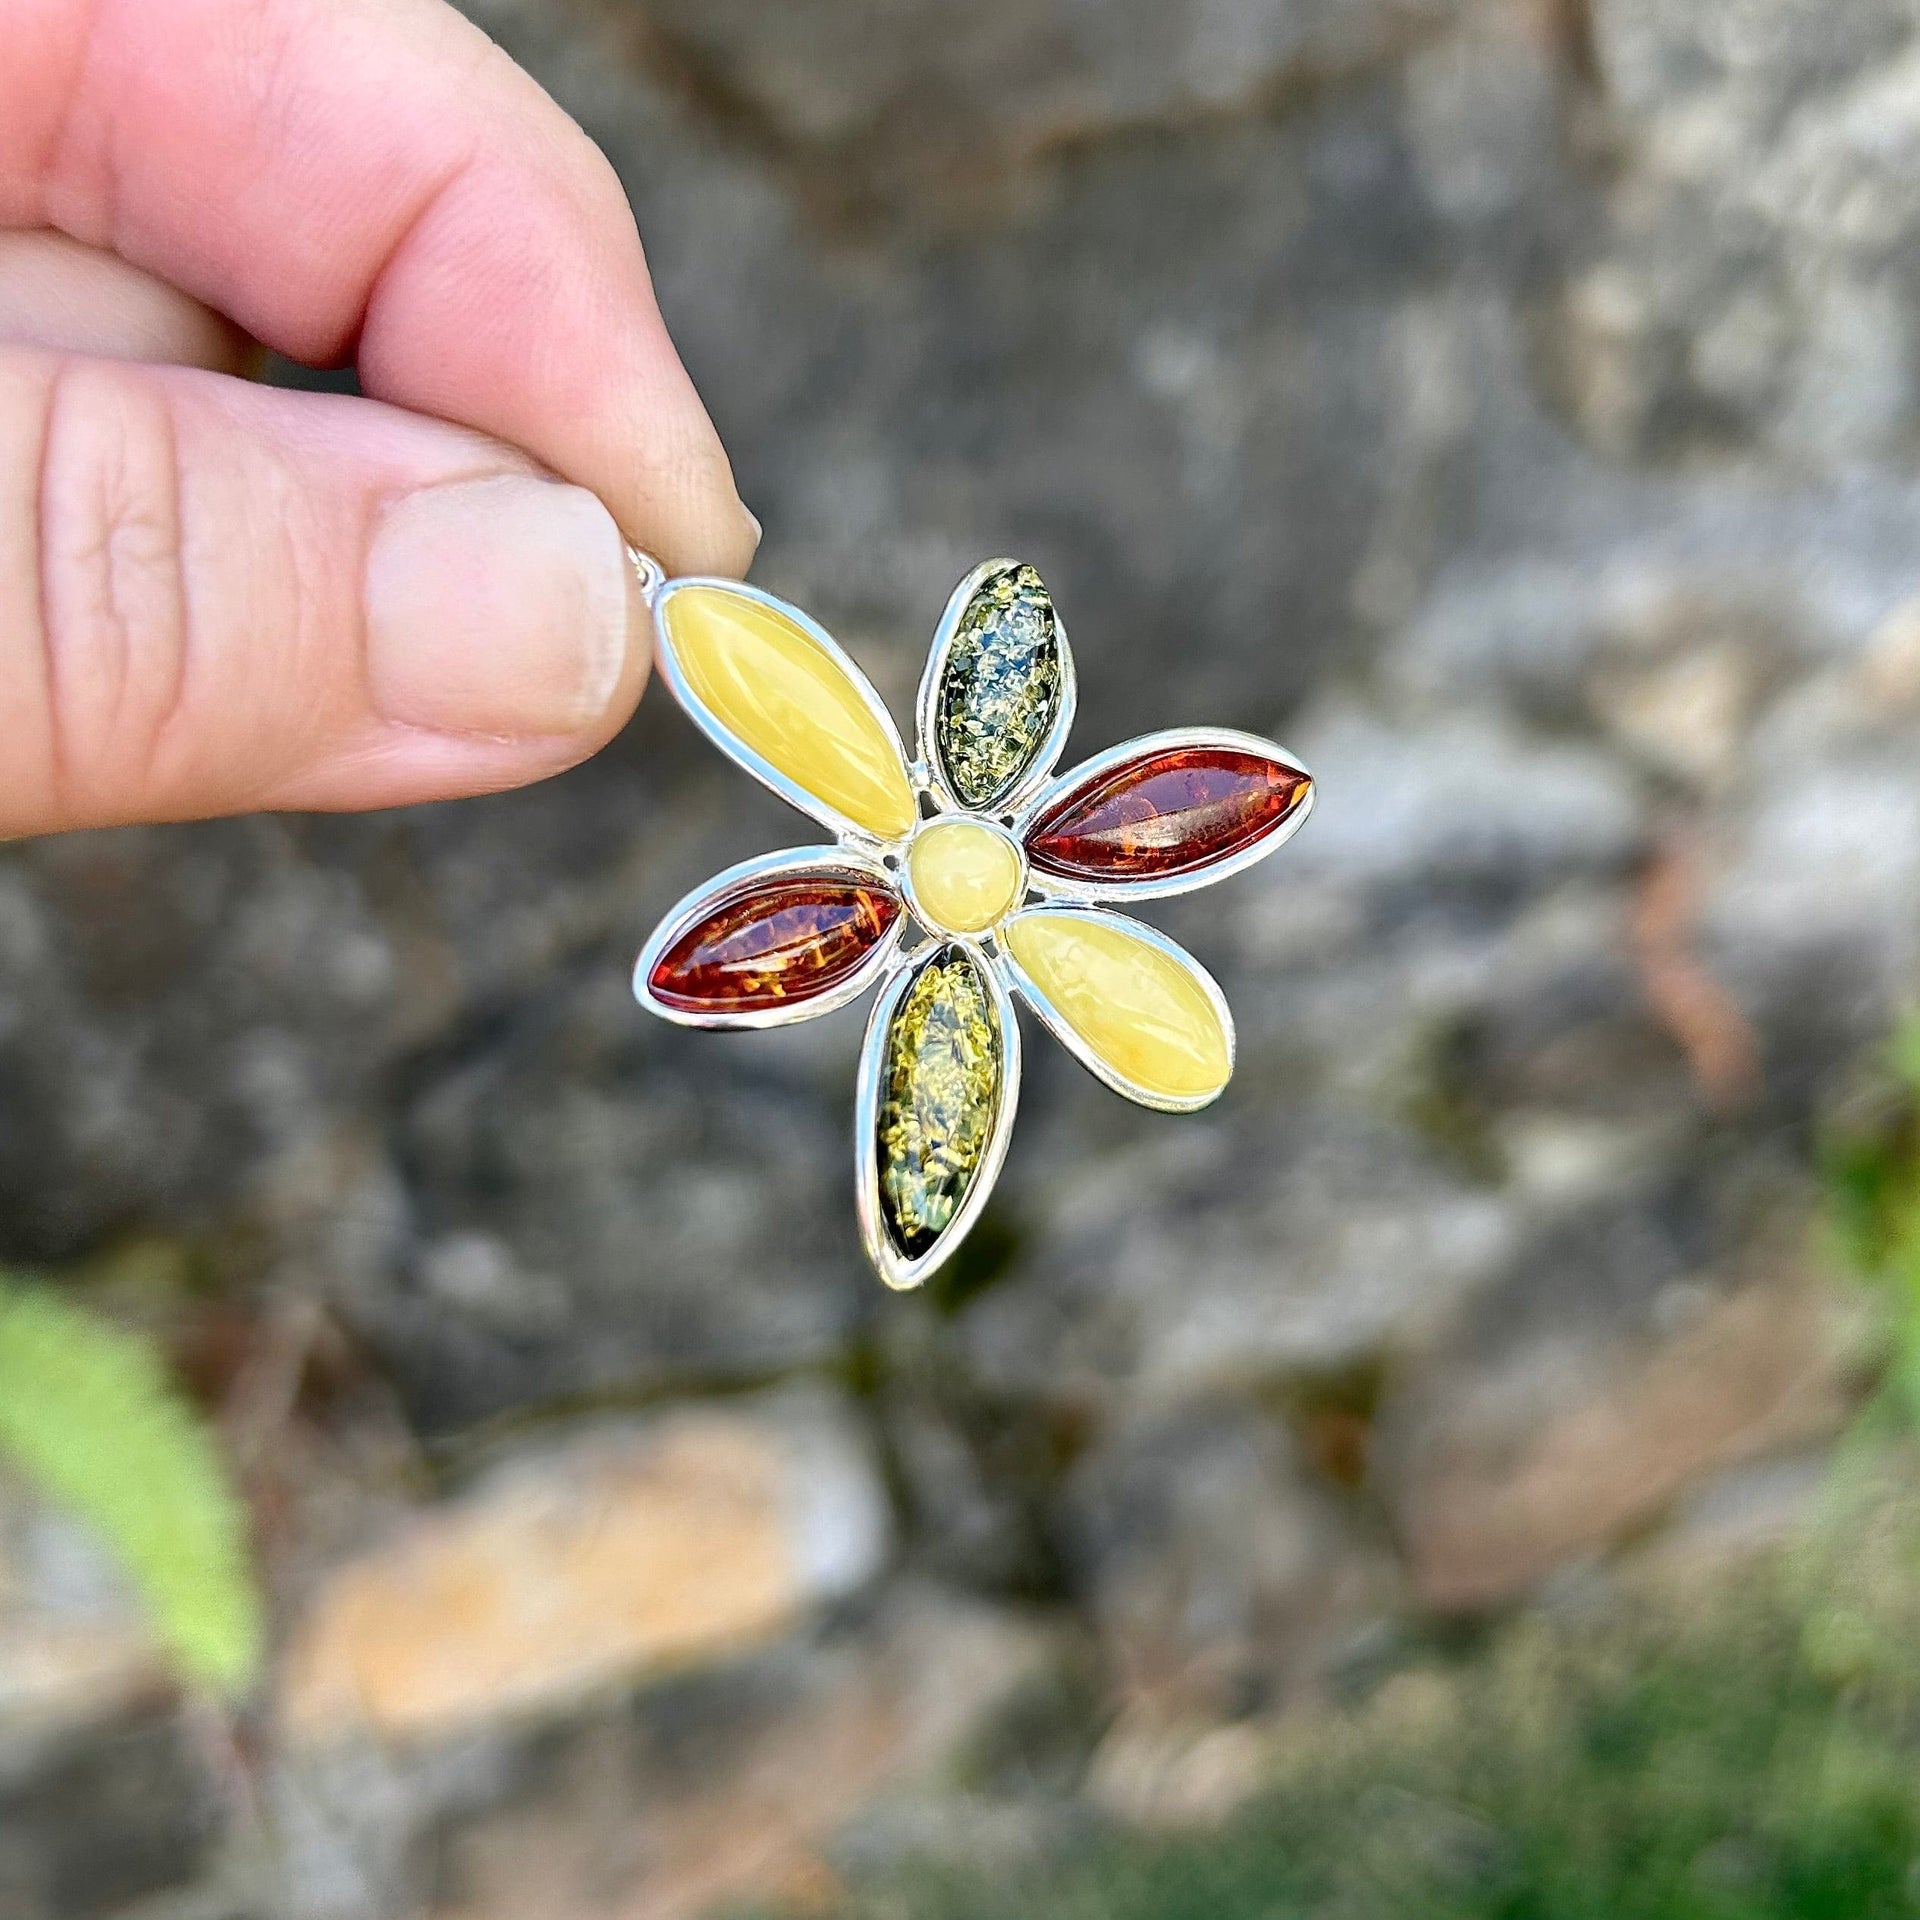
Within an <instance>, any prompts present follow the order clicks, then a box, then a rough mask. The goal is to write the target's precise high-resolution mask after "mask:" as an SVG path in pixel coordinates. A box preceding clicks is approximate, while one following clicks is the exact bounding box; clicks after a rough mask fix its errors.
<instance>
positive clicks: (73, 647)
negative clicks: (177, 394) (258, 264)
mask: <svg viewBox="0 0 1920 1920" xmlns="http://www.w3.org/2000/svg"><path fill="white" fill-rule="evenodd" d="M46 407H47V413H46V422H45V434H44V440H43V449H44V450H43V454H42V460H41V472H40V493H39V517H40V540H39V559H40V594H39V601H40V614H41V620H42V623H43V626H44V629H45V634H44V641H45V653H46V663H47V673H46V678H47V692H48V708H49V714H48V718H49V724H50V727H51V730H52V734H53V740H54V744H55V747H56V756H55V757H56V760H57V764H58V767H59V772H60V780H61V784H62V786H63V788H64V789H65V790H66V793H67V797H68V799H69V801H70V802H71V803H74V804H75V805H76V806H77V807H78V809H79V810H80V811H81V812H83V813H84V812H93V811H96V810H97V809H94V808H91V807H89V806H88V805H87V802H88V800H89V799H90V798H92V797H96V796H99V795H102V794H105V793H107V792H110V791H112V790H114V789H116V788H124V787H127V786H130V785H135V784H137V785H140V786H143V787H144V786H148V785H150V784H151V779H152V776H153V774H154V772H155V769H156V763H157V762H158V761H159V760H160V759H161V758H162V756H163V754H164V751H165V747H166V742H167V738H168V734H169V730H170V722H171V720H172V718H173V716H174V715H175V714H176V713H177V712H178V711H179V710H180V707H181V705H182V702H183V699H184V695H185V687H186V674H187V666H188V660H189V653H188V642H189V633H188V617H187V606H188V601H187V591H186V567H185V556H184V551H183V541H182V532H181V513H180V483H179V468H178V461H177V457H176V451H175V440H174V428H173V420H172V416H171V413H170V410H169V408H168V405H167V401H166V398H165V396H164V394H163V393H161V392H160V391H158V390H157V389H156V387H155V386H154V384H153V383H151V382H149V381H145V380H143V379H141V378H140V377H139V375H138V374H137V373H136V372H135V371H134V370H132V369H125V368H120V367H115V366H107V365H101V364H97V363H91V362H76V363H69V364H67V365H66V366H64V367H62V368H61V370H60V371H59V372H58V373H57V374H56V375H55V377H54V379H53V380H52V381H51V382H50V384H49V387H48V392H47V401H46Z"/></svg>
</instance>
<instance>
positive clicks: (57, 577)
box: [0, 349, 648, 837]
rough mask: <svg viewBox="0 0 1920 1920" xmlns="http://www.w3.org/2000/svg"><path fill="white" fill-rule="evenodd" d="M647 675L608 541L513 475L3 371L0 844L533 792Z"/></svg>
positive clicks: (415, 422)
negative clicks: (129, 825) (168, 823)
mask: <svg viewBox="0 0 1920 1920" xmlns="http://www.w3.org/2000/svg"><path fill="white" fill-rule="evenodd" d="M647 659H648V640H647V627H646V622H645V616H644V608H643V606H642V603H641V601H640V598H639V595H638V593H637V591H636V589H635V582H634V578H633V574H632V571H631V568H630V565H629V563H628V560H627V556H626V550H625V547H624V545H623V543H622V540H621V536H620V533H619V530H618V529H617V528H616V527H615V525H614V522H613V519H612V516H611V515H610V514H609V513H608V512H607V510H606V509H605V507H603V506H602V505H601V504H600V502H599V501H598V500H597V499H596V498H595V497H594V496H593V495H592V494H591V493H588V492H586V491H585V490H584V489H582V488H578V487H571V486H566V485H563V484H561V483H560V482H558V481H555V480H551V479H548V478H546V477H545V476H544V475H542V474H540V473H539V472H537V471H536V470H534V469H533V468H532V467H531V466H530V464H529V463H528V462H527V461H526V460H525V459H524V458H523V457H522V456H520V455H519V454H517V453H515V452H513V451H512V450H511V449H509V448H507V447H504V446H501V445H499V444H497V443H496V442H493V441H489V440H486V439H484V438H482V437H481V436H479V435H476V434H472V433H468V432H466V431H465V430H463V429H461V428H457V427H452V426H448V425H445V424H443V423H441V422H438V421H434V420H427V419H423V418H420V417H418V416H416V415H413V414H408V413H403V412H401V411H399V410H397V409H395V408H391V407H387V406H383V405H381V404H380V403H379V402H377V401H371V400H361V399H350V398H345V397H341V396H335V395H324V394H292V393H282V392H276V391H272V390H269V389H266V388H260V387H253V386H249V385H247V384H245V383H243V382H240V381H236V380H231V379H228V378H226V377H224V376H222V375H219V374H210V373H203V372H198V371H194V370H191V369H186V368H180V367H158V366H140V365H133V364H127V363H121V362H109V361H94V360H86V359H78V358H73V357H70V356H60V355H53V354H46V353H38V352H34V351H30V350H23V349H12V350H7V349H0V738H4V739H5V740H6V742H7V750H6V753H5V754H4V756H0V837H10V836H15V835H20V834H28V833H45V832H52V831H57V830H60V829H63V828H70V827H89V826H105V825H112V824H117V823H121V822H126V821H134V820H178V819H190V818H196V817H200V816H204V815H209V814H217V813H231V812H239V811H243V810H247V809H252V808H261V807H315V808H352V807H374V806H391V805H396V804H399V803H402V802H407V801H415V800H430V799H440V798H445V797H448V796H451V795H456V794H465V793H476V792H481V791H486V790H491V789H494V788H499V787H509V786H515V785H518V784H520V783H522V782H524V781H528V780H535V779H539V778H541V777H542V776H543V775H546V774H550V773H555V772H558V771H559V770H560V769H561V768H563V767H566V766H569V765H571V764H572V763H573V762H575V761H576V760H579V759H582V758H584V757H585V756H586V755H588V754H590V753H592V752H593V751H594V750H595V749H596V748H598V747H600V746H601V745H603V744H604V743H605V742H606V741H607V740H608V739H609V738H610V737H611V736H612V735H613V734H614V733H615V732H616V731H617V730H618V729H619V727H620V726H621V724H622V723H623V722H624V721H625V719H626V718H627V716H628V714H629V713H631V711H632V709H633V704H634V702H635V701H636V700H637V699H638V698H639V694H640V689H641V686H642V684H643V682H644V680H645V677H646V670H647Z"/></svg>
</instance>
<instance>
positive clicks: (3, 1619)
mask: <svg viewBox="0 0 1920 1920" xmlns="http://www.w3.org/2000/svg"><path fill="white" fill-rule="evenodd" d="M167 1691H168V1675H167V1669H166V1664H165V1661H164V1659H163V1658H162V1655H161V1650H160V1647H159V1643H158V1641H157V1640H156V1638H155V1636H154V1632H153V1628H152V1625H151V1623H150V1622H149V1620H148V1618H147V1616H146V1614H145V1612H144V1611H143V1610H142V1608H141V1605H140V1602H139V1599H138V1597H137V1595H136V1594H135V1593H134V1592H133V1589H132V1587H131V1585H130V1583H129V1582H128V1581H127V1579H126V1578H125V1576H124V1575H123V1574H122V1573H121V1572H120V1570H119V1568H118V1567H117V1566H116V1565H115V1564H114V1562H113V1561H112V1559H111V1557H110V1556H109V1555H108V1553H107V1552H106V1550H105V1548H104V1547H103V1546H102V1545H101V1544H100V1543H99V1542H98V1541H97V1540H96V1539H95V1538H94V1537H93V1535H92V1534H91V1533H90V1532H88V1531H87V1530H86V1528H84V1527H83V1526H81V1525H80V1524H79V1523H78V1522H77V1521H74V1520H70V1519H68V1518H67V1517H66V1516H65V1515H63V1514H61V1513H58V1512H56V1511H54V1510H52V1509H51V1508H49V1507H48V1506H46V1505H45V1503H44V1502H42V1501H40V1500H39V1499H37V1498H35V1497H34V1496H32V1495H31V1494H29V1493H27V1492H26V1490H25V1489H24V1488H22V1487H20V1486H18V1485H17V1484H15V1483H13V1482H11V1481H9V1480H8V1479H6V1478H5V1477H4V1475H0V1753H3V1752H4V1751H6V1750H8V1749H12V1750H15V1751H24V1750H27V1749H30V1748H31V1747H32V1745H33V1743H34V1742H35V1740H36V1739H37V1738H39V1737H41V1736H43V1735H59V1734H64V1733H67V1732H70V1731H71V1730H72V1729H73V1728H75V1727H81V1726H86V1725H88V1724H91V1723H98V1722H102V1721H112V1720H114V1719H116V1718H118V1717H120V1716H122V1715H124V1714H126V1713H127V1712H129V1711H131V1710H133V1709H136V1708H140V1707H151V1706H152V1705H154V1704H155V1703H156V1702H163V1701H164V1700H165V1698H166V1695H167Z"/></svg>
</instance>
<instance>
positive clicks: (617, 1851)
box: [435, 1586, 1052, 1920]
mask: <svg viewBox="0 0 1920 1920" xmlns="http://www.w3.org/2000/svg"><path fill="white" fill-rule="evenodd" d="M1051 1645H1052V1643H1051V1641H1050V1640H1049V1638H1048V1636H1047V1635H1046V1634H1045V1633H1043V1632H1042V1631H1041V1630H1039V1629H1038V1628H1036V1627H1035V1626H1033V1625H1032V1624H1030V1623H1028V1622H1025V1621H1022V1620H1021V1619H1020V1618H1019V1617H1018V1616H1010V1615H1007V1614H1004V1613H1000V1612H997V1611H995V1610H993V1609H990V1608H987V1607H983V1606H980V1605H978V1604H968V1603H962V1602H959V1601H956V1600H954V1599H952V1598H951V1597H947V1596H942V1595H941V1594H939V1593H938V1592H937V1591H934V1590H931V1589H923V1588H919V1587H915V1586H906V1587H902V1588H898V1589H895V1590H894V1591H892V1592H891V1593H889V1594H888V1595H887V1596H885V1598H884V1599H883V1601H882V1602H881V1604H880V1606H879V1608H878V1610H877V1611H876V1612H875V1614H874V1615H873V1617H872V1618H871V1619H870V1620H868V1621H866V1622H864V1623H863V1625H862V1628H861V1631H860V1633H859V1635H858V1636H857V1638H848V1637H841V1638H837V1639H832V1640H829V1641H828V1642H826V1643H824V1644H820V1645H813V1646H796V1647H794V1648H791V1649H789V1650H787V1651H784V1652H782V1653H780V1654H777V1655H774V1656H771V1657H767V1658H763V1659H762V1660H760V1661H757V1662H753V1663H750V1664H748V1665H747V1666H745V1667H741V1668H736V1669H734V1670H733V1671H732V1672H731V1673H730V1674H728V1675H725V1676H720V1677H717V1678H716V1679H715V1680H713V1681H710V1682H689V1683H685V1684H684V1685H683V1686H681V1687H680V1688H678V1689H669V1690H667V1691H666V1692H664V1693H661V1694H658V1695H655V1696H654V1697H652V1698H651V1699H650V1700H649V1701H647V1702H646V1703H644V1704H643V1705H642V1707H641V1708H640V1710H639V1711H638V1712H637V1713H636V1714H635V1715H634V1716H633V1717H632V1718H631V1719H629V1720H625V1721H622V1722H607V1723H601V1724H600V1725H598V1726H596V1727H593V1728H590V1729H588V1730H586V1731H585V1732H584V1733H583V1734H581V1735H580V1736H578V1737H576V1738H575V1739H574V1740H573V1741H571V1742H570V1743H569V1744H568V1747H567V1749H566V1750H565V1751H564V1752H562V1753H560V1754H557V1755H553V1756H549V1757H548V1759H547V1761H546V1762H545V1763H544V1764H543V1765H542V1766H541V1767H540V1768H539V1769H538V1773H537V1777H536V1779H535V1780H534V1781H533V1782H532V1783H531V1786H530V1790H529V1791H528V1792H527V1794H526V1795H525V1797H524V1798H523V1799H521V1800H519V1801H518V1802H517V1803H510V1804H509V1805H508V1806H506V1807H505V1808H503V1809H501V1810H498V1811H495V1812H493V1813H490V1814H488V1815H486V1816H484V1817H481V1818H478V1819H476V1820H473V1821H470V1822H465V1823H461V1824H459V1825H458V1826H457V1827H456V1828H455V1829H454V1830H453V1831H452V1832H451V1834H450V1835H449V1838H448V1840H447V1842H446V1844H445V1851H444V1867H443V1873H444V1878H445V1881H446V1883H447V1892H446V1895H445V1896H444V1898H443V1901H442V1903H441V1904H440V1905H439V1906H438V1907H436V1909H435V1911H436V1913H438V1914H439V1915H441V1916H443V1920H455V1916H460V1917H461V1920H480V1917H481V1916H484V1915H493V1914H499V1915H502V1916H506V1915H512V1916H514V1920H529V1917H532V1920H537V1917H538V1916H552V1920H562V1916H574V1915H602V1914H625V1915H632V1916H635V1920H639V1916H643V1915H644V1916H645V1917H646V1920H694V1916H696V1915H698V1914H701V1913H704V1912H707V1911H709V1910H711V1909H712V1908H713V1907H714V1906H715V1905H716V1904H720V1903H737V1902H740V1901H743V1900H748V1899H755V1898H762V1899H764V1898H782V1897H785V1898H798V1899H801V1900H815V1901H817V1900H818V1899H819V1898H820V1897H821V1896H822V1895H823V1894H830V1893H831V1891H832V1890H833V1888H834V1885H835V1871H834V1868H833V1866H832V1864H831V1859H832V1854H833V1848H834V1843H835V1839H836V1836H837V1835H838V1834H839V1832H840V1830H841V1829H842V1828H843V1827H844V1826H846V1824H847V1823H848V1822H849V1821H850V1820H851V1819H852V1818H853V1817H854V1815H855V1814H856V1813H859V1812H861V1811H862V1810H863V1809H865V1810H869V1811H868V1819H869V1820H870V1821H877V1822H882V1823H883V1822H884V1817H885V1816H884V1813H883V1812H879V1811H873V1810H874V1809H876V1808H884V1806H885V1804H886V1803H887V1802H888V1801H890V1800H893V1799H895V1798H898V1799H900V1800H903V1801H908V1802H910V1801H911V1800H912V1797H913V1796H914V1795H915V1794H916V1793H918V1792H920V1791H923V1790H925V1789H927V1788H929V1787H935V1786H938V1785H940V1784H942V1783H943V1782H945V1781H947V1780H948V1778H949V1770H950V1769H951V1768H952V1767H953V1766H954V1765H955V1764H956V1763H957V1762H958V1761H960V1760H961V1759H962V1758H963V1757H964V1754H965V1752H966V1749H967V1747H968V1745H969V1743H970V1742H971V1741H973V1740H975V1739H977V1738H979V1737H980V1736H981V1735H982V1734H983V1733H984V1732H985V1731H986V1730H987V1729H988V1728H990V1726H991V1725H992V1722H993V1720H994V1718H995V1716H996V1715H998V1714H1001V1713H1003V1712H1005V1711H1006V1710H1007V1709H1008V1708H1009V1706H1010V1704H1011V1703H1012V1702H1013V1701H1014V1700H1015V1699H1016V1698H1017V1697H1018V1695H1019V1694H1020V1692H1021V1690H1022V1689H1023V1688H1026V1687H1028V1686H1030V1685H1031V1684H1033V1682H1034V1680H1035V1678H1036V1676H1037V1675H1038V1674H1040V1673H1041V1672H1043V1671H1044V1668H1045V1664H1046V1662H1047V1661H1048V1660H1049V1659H1050V1658H1051V1657H1052V1652H1051ZM870 1833H871V1829H870ZM868 1844H869V1851H870V1850H871V1845H872V1841H871V1838H870V1840H869V1843H868Z"/></svg>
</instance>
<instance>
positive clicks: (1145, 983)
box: [1005, 907, 1233, 1106]
mask: <svg viewBox="0 0 1920 1920" xmlns="http://www.w3.org/2000/svg"><path fill="white" fill-rule="evenodd" d="M1005 940H1006V945H1007V950H1008V952H1009V953H1011V954H1012V955H1013V958H1014V963H1015V964H1016V965H1017V966H1018V967H1019V969H1020V971H1021V972H1022V973H1023V974H1025V975H1026V977H1027V980H1028V981H1029V982H1030V983H1031V986H1032V988H1033V991H1034V995H1036V996H1037V997H1038V1001H1039V1002H1040V1003H1041V1004H1040V1005H1039V1006H1038V1007H1037V1009H1036V1010H1037V1011H1039V1012H1040V1013H1041V1014H1042V1015H1043V1016H1045V1017H1048V1018H1049V1023H1050V1024H1055V1023H1057V1025H1058V1026H1063V1027H1065V1028H1066V1030H1067V1032H1066V1034H1064V1035H1062V1038H1068V1037H1069V1036H1071V1037H1070V1039H1069V1044H1070V1045H1073V1044H1074V1043H1076V1042H1077V1046H1075V1051H1079V1052H1083V1053H1084V1054H1085V1055H1086V1056H1090V1058H1089V1060H1088V1064H1089V1065H1096V1066H1097V1068H1104V1069H1105V1072H1104V1074H1103V1077H1104V1078H1107V1079H1109V1080H1110V1081H1112V1082H1113V1083H1115V1084H1117V1085H1118V1086H1119V1087H1120V1089H1121V1091H1122V1092H1128V1093H1135V1094H1137V1095H1144V1096H1145V1097H1146V1098H1147V1099H1149V1100H1151V1101H1155V1102H1165V1103H1169V1104H1172V1105H1176V1106H1200V1105H1204V1104H1205V1103H1206V1102H1207V1101H1209V1100H1211V1099H1213V1097H1214V1096H1215V1095H1216V1094H1218V1093H1219V1091H1220V1090H1221V1088H1222V1087H1224V1086H1225V1085H1226V1084H1227V1081H1228V1079H1229V1078H1230V1077H1231V1075H1232V1073H1233V1035H1232V1029H1231V1027H1230V1026H1229V1024H1228V1021H1227V1017H1226V1013H1225V1009H1224V1007H1223V1006H1222V1004H1221V1002H1220V999H1219V995H1218V992H1217V990H1214V989H1213V988H1212V984H1211V982H1210V981H1208V979H1207V977H1206V975H1205V974H1203V973H1202V972H1201V970H1200V968H1199V967H1198V966H1197V965H1196V964H1195V963H1194V962H1193V961H1192V960H1190V959H1188V958H1187V956H1186V955H1185V954H1183V953H1181V952H1180V951H1179V950H1178V949H1177V948H1175V947H1173V946H1172V945H1171V943H1170V942H1164V941H1161V940H1158V939H1156V938H1154V937H1153V936H1152V935H1151V934H1149V933H1148V932H1147V930H1146V929H1145V928H1144V927H1141V926H1138V925H1137V924H1135V923H1134V922H1132V921H1128V920H1123V919H1121V918H1120V917H1119V916H1118V915H1116V914H1108V913H1094V912H1078V911H1073V910H1069V909H1064V908H1059V907H1042V908H1037V909H1036V910H1035V911H1033V912H1031V913H1023V914H1020V915H1018V916H1016V918H1014V919H1013V920H1012V921H1010V922H1009V923H1008V925H1007V929H1006V934H1005ZM1030 997H1031V996H1030Z"/></svg>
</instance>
